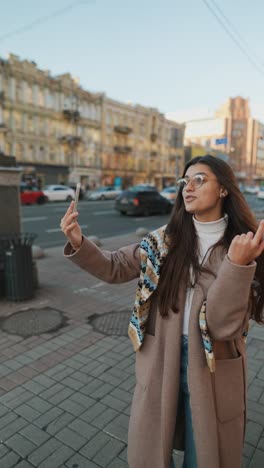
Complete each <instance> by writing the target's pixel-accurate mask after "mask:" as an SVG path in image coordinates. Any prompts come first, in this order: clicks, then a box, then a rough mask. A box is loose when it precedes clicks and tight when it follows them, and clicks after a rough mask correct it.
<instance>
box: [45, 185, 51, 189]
mask: <svg viewBox="0 0 264 468" xmlns="http://www.w3.org/2000/svg"><path fill="white" fill-rule="evenodd" d="M51 188H52V185H44V188H43V190H50V189H51Z"/></svg>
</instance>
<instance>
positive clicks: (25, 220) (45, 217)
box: [22, 216, 48, 223]
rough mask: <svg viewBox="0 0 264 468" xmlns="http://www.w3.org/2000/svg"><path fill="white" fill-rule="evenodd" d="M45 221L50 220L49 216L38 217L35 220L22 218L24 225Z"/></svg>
mask: <svg viewBox="0 0 264 468" xmlns="http://www.w3.org/2000/svg"><path fill="white" fill-rule="evenodd" d="M44 219H48V217H47V216H38V217H36V218H35V217H34V218H22V223H26V222H27V221H44Z"/></svg>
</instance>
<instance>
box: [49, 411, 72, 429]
mask: <svg viewBox="0 0 264 468" xmlns="http://www.w3.org/2000/svg"><path fill="white" fill-rule="evenodd" d="M73 419H74V416H73V415H72V414H70V413H67V412H63V413H62V414H61V415H60V416H58V417H57V418H56V419H54V420H53V421H51V422H50V423H49V424H47V426H46V427H45V430H46V431H47V432H48V433H49V434H51V435H54V434H57V432H59V431H60V430H61V429H62V428H64V427H66V426H67V425H68V424H69V423H70V422H71V421H72V420H73Z"/></svg>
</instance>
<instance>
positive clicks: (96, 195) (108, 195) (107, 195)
mask: <svg viewBox="0 0 264 468" xmlns="http://www.w3.org/2000/svg"><path fill="white" fill-rule="evenodd" d="M121 192H122V190H119V189H116V188H115V187H112V186H108V187H99V188H98V189H97V190H94V191H93V192H90V193H88V194H87V197H86V196H85V198H87V199H88V200H115V199H116V197H117V196H118V195H120V193H121Z"/></svg>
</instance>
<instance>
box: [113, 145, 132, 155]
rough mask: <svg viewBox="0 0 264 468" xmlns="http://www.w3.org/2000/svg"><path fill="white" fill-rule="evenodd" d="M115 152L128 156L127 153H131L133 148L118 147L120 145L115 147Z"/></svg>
mask: <svg viewBox="0 0 264 468" xmlns="http://www.w3.org/2000/svg"><path fill="white" fill-rule="evenodd" d="M114 151H115V152H116V153H121V154H126V153H131V151H132V147H131V146H126V145H125V146H118V145H115V146H114Z"/></svg>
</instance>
